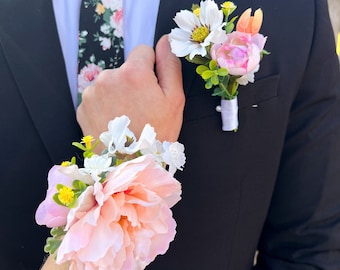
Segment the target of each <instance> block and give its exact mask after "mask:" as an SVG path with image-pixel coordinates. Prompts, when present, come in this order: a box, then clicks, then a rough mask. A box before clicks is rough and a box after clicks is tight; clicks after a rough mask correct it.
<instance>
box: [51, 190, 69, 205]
mask: <svg viewBox="0 0 340 270" xmlns="http://www.w3.org/2000/svg"><path fill="white" fill-rule="evenodd" d="M58 196H59V193H56V194H54V195H53V197H52V199H53V201H55V202H56V203H57V204H59V205H61V206H64V207H66V206H65V204H63V203H62V202H61V201H60V200H59V197H58Z"/></svg>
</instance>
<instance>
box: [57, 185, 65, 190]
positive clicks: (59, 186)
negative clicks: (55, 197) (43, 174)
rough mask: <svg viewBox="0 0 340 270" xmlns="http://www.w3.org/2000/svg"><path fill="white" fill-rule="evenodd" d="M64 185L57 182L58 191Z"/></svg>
mask: <svg viewBox="0 0 340 270" xmlns="http://www.w3.org/2000/svg"><path fill="white" fill-rule="evenodd" d="M63 187H64V185H63V184H57V185H56V189H57V190H58V191H59V190H61V189H62V188H63Z"/></svg>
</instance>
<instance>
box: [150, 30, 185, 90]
mask: <svg viewBox="0 0 340 270" xmlns="http://www.w3.org/2000/svg"><path fill="white" fill-rule="evenodd" d="M156 72H157V77H158V80H159V85H160V86H161V88H162V89H163V91H164V93H165V95H172V94H183V85H182V65H181V61H180V60H179V59H178V58H177V57H176V56H175V55H174V54H173V53H172V52H171V49H170V43H169V40H168V36H167V35H164V36H163V37H162V38H161V39H160V40H159V41H158V43H157V46H156Z"/></svg>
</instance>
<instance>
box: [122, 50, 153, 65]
mask: <svg viewBox="0 0 340 270" xmlns="http://www.w3.org/2000/svg"><path fill="white" fill-rule="evenodd" d="M125 63H129V64H132V65H137V66H139V67H140V66H143V67H144V66H145V67H146V68H149V69H152V70H153V68H154V65H155V52H154V50H153V48H152V47H150V46H147V45H138V46H137V47H136V48H134V49H133V50H132V51H131V52H130V53H129V55H128V57H127V59H126V61H125Z"/></svg>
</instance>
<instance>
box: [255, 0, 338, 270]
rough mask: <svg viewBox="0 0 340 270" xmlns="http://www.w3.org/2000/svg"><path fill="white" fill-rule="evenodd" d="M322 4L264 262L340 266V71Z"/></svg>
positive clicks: (263, 247) (263, 244)
mask: <svg viewBox="0 0 340 270" xmlns="http://www.w3.org/2000/svg"><path fill="white" fill-rule="evenodd" d="M314 5H315V21H314V23H315V24H314V36H313V43H312V44H311V48H310V57H309V61H308V63H307V65H306V68H305V72H304V76H303V79H302V81H301V86H300V88H299V91H298V93H297V95H296V97H295V100H294V102H293V105H292V107H291V112H290V118H289V124H288V127H287V134H286V138H285V143H284V148H283V153H282V157H281V165H280V169H279V173H278V178H277V183H276V186H275V191H274V194H273V197H272V202H271V207H270V209H269V213H268V216H267V220H266V223H265V227H264V230H263V232H262V237H261V240H260V244H259V257H258V264H257V266H256V267H255V269H257V270H259V269H275V270H280V269H285V270H287V269H288V270H289V269H294V270H295V269H339V267H340V143H339V139H340V82H339V78H340V75H339V66H338V61H337V59H336V57H335V53H334V52H335V47H334V40H333V33H332V30H331V27H330V22H329V16H328V9H327V4H326V1H319V0H315V1H314ZM288 12H289V11H288ZM301 19H303V17H302V18H301ZM292 31H294V30H293V29H292ZM298 38H299V37H298ZM292 42H294V41H293V40H292ZM306 49H309V48H306ZM292 57H299V56H298V55H295V56H294V55H292Z"/></svg>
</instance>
